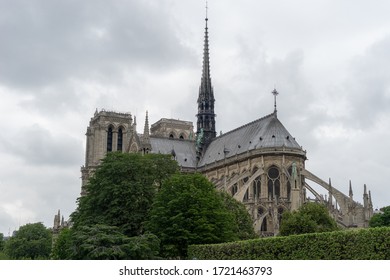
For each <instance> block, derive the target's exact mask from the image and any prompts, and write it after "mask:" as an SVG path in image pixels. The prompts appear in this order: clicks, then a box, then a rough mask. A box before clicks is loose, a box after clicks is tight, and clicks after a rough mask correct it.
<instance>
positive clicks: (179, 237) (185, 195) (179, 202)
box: [146, 174, 238, 258]
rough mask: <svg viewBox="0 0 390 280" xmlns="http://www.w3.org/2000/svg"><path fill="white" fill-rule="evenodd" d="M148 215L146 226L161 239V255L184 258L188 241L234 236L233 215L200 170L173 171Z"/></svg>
mask: <svg viewBox="0 0 390 280" xmlns="http://www.w3.org/2000/svg"><path fill="white" fill-rule="evenodd" d="M149 217H150V218H149V220H148V222H147V224H146V228H147V229H148V230H149V231H150V232H152V233H154V234H155V235H157V236H158V237H159V239H160V240H161V255H162V256H163V257H167V258H185V257H186V256H187V247H188V245H190V244H209V243H221V242H228V241H233V240H238V237H237V234H236V232H234V231H235V230H236V229H237V227H236V225H235V221H234V218H235V217H234V215H233V214H232V213H231V212H229V211H228V210H227V207H226V206H225V204H224V201H223V199H222V197H221V195H219V194H218V192H217V190H216V189H215V188H214V186H213V184H212V183H210V182H209V181H208V180H207V179H206V178H205V177H204V176H202V175H200V174H177V175H174V176H172V177H171V178H170V179H168V180H166V181H165V182H164V183H163V185H162V187H161V189H160V191H159V192H158V194H157V195H156V199H155V202H154V204H153V207H152V209H151V211H150V216H149Z"/></svg>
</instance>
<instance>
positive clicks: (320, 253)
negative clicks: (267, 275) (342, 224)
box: [188, 227, 390, 260]
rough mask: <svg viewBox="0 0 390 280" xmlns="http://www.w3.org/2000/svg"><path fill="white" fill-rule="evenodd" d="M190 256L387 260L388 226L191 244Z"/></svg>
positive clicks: (213, 257) (389, 257)
mask: <svg viewBox="0 0 390 280" xmlns="http://www.w3.org/2000/svg"><path fill="white" fill-rule="evenodd" d="M188 254H189V257H190V258H196V259H208V260H239V259H241V260H249V259H251V260H371V259H372V260H374V259H375V260H388V259H390V228H389V227H382V228H370V229H353V230H345V231H335V232H323V233H311V234H301V235H291V236H282V237H273V238H262V239H256V240H248V241H241V242H232V243H225V244H216V245H192V246H190V247H189V248H188Z"/></svg>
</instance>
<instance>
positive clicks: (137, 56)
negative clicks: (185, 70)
mask: <svg viewBox="0 0 390 280" xmlns="http://www.w3.org/2000/svg"><path fill="white" fill-rule="evenodd" d="M165 7H166V6H165V5H161V4H154V3H151V2H150V3H148V2H144V1H142V2H141V1H129V2H122V1H120V2H118V1H110V2H107V1H81V2H80V1H43V0H41V1H39V0H34V1H28V2H27V3H25V1H20V0H16V1H2V2H1V4H0V11H1V12H0V14H1V15H2V21H0V33H1V34H2V37H3V39H2V44H1V46H0V60H1V61H2V63H1V65H0V81H1V82H2V83H4V84H8V85H12V86H17V87H23V86H25V87H29V86H34V87H41V86H45V85H47V84H49V85H51V84H54V83H56V82H58V81H63V80H66V79H69V78H70V77H78V78H80V77H84V78H85V79H88V78H99V77H104V78H107V77H113V78H115V79H117V77H118V76H119V77H121V73H122V71H123V68H130V69H134V68H136V67H137V68H138V67H147V68H148V70H151V69H160V70H162V69H164V70H166V69H167V68H169V67H171V66H172V65H175V63H177V61H179V60H185V59H184V57H185V56H183V54H185V53H186V50H185V49H184V48H183V47H182V46H181V45H180V43H179V40H178V38H177V37H176V36H175V32H174V26H173V25H172V24H171V23H170V21H167V20H166V19H167V18H169V10H168V9H167V8H165ZM173 57H175V59H172V58H173ZM180 62H181V63H182V61H180Z"/></svg>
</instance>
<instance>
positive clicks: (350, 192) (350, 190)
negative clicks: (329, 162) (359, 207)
mask: <svg viewBox="0 0 390 280" xmlns="http://www.w3.org/2000/svg"><path fill="white" fill-rule="evenodd" d="M349 197H350V198H353V191H352V182H351V180H349Z"/></svg>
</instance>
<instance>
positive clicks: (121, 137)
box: [117, 128, 123, 151]
mask: <svg viewBox="0 0 390 280" xmlns="http://www.w3.org/2000/svg"><path fill="white" fill-rule="evenodd" d="M122 147H123V131H122V128H119V130H118V145H117V150H118V151H122Z"/></svg>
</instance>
